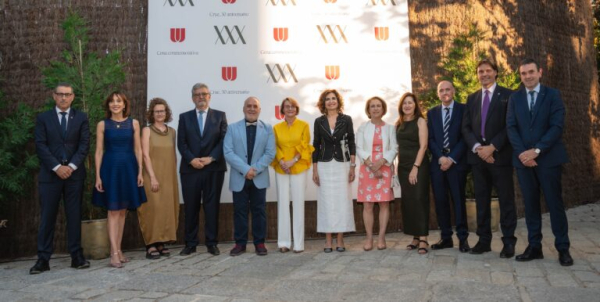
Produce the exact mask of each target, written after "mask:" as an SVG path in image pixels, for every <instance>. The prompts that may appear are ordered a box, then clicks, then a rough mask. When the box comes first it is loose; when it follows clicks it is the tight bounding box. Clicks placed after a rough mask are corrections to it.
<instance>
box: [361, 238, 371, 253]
mask: <svg viewBox="0 0 600 302" xmlns="http://www.w3.org/2000/svg"><path fill="white" fill-rule="evenodd" d="M367 241H368V242H370V244H371V245H370V246H368V245H367V244H365V245H364V246H363V250H365V252H368V251H370V250H372V249H373V239H371V240H370V241H369V240H367Z"/></svg>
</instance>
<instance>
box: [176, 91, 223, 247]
mask: <svg viewBox="0 0 600 302" xmlns="http://www.w3.org/2000/svg"><path fill="white" fill-rule="evenodd" d="M210 97H211V95H210V90H209V89H208V86H206V85H205V84H202V83H197V84H195V85H194V86H193V87H192V101H193V102H194V104H195V105H196V108H195V109H194V110H191V111H188V112H185V113H182V114H181V115H180V116H179V127H178V129H177V149H179V153H180V154H181V166H180V167H179V173H180V174H181V189H182V193H183V201H184V203H185V209H184V211H185V247H184V248H183V249H182V250H181V252H180V253H179V254H180V255H189V254H191V253H195V252H196V246H197V245H198V243H199V241H198V232H199V230H200V225H199V214H200V206H201V201H202V202H203V203H204V233H205V235H206V236H205V238H206V241H205V244H206V249H207V251H208V252H209V253H211V254H213V255H219V254H220V253H221V252H220V251H219V248H218V247H217V243H218V240H217V238H218V235H219V229H218V225H219V219H218V218H219V206H220V202H221V188H222V187H223V179H224V178H225V171H226V170H227V166H226V164H225V159H224V158H223V139H224V138H225V133H226V132H227V118H226V117H225V112H223V111H219V110H215V109H212V108H209V104H210Z"/></svg>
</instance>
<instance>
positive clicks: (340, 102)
mask: <svg viewBox="0 0 600 302" xmlns="http://www.w3.org/2000/svg"><path fill="white" fill-rule="evenodd" d="M330 93H333V94H335V97H336V98H337V102H338V108H337V109H338V112H340V113H341V112H343V111H344V98H342V95H341V94H340V93H339V92H338V91H337V90H335V89H325V90H324V91H323V92H322V93H321V95H320V96H319V101H318V102H317V108H319V111H321V113H322V114H327V108H325V98H326V97H327V95H328V94H330Z"/></svg>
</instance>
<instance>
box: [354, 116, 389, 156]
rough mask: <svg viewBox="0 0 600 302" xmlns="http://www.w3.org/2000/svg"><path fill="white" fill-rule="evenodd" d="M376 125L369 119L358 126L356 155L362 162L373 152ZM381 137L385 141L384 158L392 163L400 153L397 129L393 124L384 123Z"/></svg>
mask: <svg viewBox="0 0 600 302" xmlns="http://www.w3.org/2000/svg"><path fill="white" fill-rule="evenodd" d="M374 131H375V125H374V124H373V123H371V121H367V122H365V123H364V124H362V125H360V127H358V131H357V132H356V155H358V158H359V160H360V162H361V163H362V162H364V161H365V160H366V159H367V158H369V157H371V155H372V154H373V137H374V135H373V134H374ZM381 138H382V141H383V142H382V143H383V158H385V159H386V160H387V162H388V166H389V165H391V164H392V162H393V161H394V158H396V155H397V154H398V144H397V143H396V131H395V127H394V126H393V125H389V124H387V123H386V124H384V125H383V127H381Z"/></svg>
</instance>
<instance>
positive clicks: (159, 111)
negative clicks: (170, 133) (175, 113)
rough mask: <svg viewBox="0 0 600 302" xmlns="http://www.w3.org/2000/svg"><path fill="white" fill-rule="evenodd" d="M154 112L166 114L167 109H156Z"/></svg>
mask: <svg viewBox="0 0 600 302" xmlns="http://www.w3.org/2000/svg"><path fill="white" fill-rule="evenodd" d="M153 112H154V113H157V114H165V113H167V111H166V110H154V111H153Z"/></svg>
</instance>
